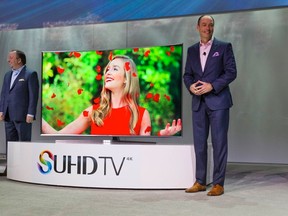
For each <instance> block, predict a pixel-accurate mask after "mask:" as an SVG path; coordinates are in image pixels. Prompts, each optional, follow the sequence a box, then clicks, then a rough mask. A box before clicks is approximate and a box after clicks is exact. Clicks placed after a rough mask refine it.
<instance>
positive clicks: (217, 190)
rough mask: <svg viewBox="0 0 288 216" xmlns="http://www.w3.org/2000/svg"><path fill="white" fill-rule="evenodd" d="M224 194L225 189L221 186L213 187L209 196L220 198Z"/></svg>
mask: <svg viewBox="0 0 288 216" xmlns="http://www.w3.org/2000/svg"><path fill="white" fill-rule="evenodd" d="M222 194H224V187H222V186H221V185H219V184H216V185H213V187H212V188H211V190H210V191H209V192H208V193H207V195H208V196H220V195H222Z"/></svg>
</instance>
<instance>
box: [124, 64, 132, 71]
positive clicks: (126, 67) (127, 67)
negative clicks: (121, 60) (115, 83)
mask: <svg viewBox="0 0 288 216" xmlns="http://www.w3.org/2000/svg"><path fill="white" fill-rule="evenodd" d="M130 69H131V68H130V62H125V70H126V71H127V72H129V71H130Z"/></svg>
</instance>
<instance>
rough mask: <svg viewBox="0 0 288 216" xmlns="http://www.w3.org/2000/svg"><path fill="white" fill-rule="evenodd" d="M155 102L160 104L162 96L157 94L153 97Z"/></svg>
mask: <svg viewBox="0 0 288 216" xmlns="http://www.w3.org/2000/svg"><path fill="white" fill-rule="evenodd" d="M153 100H154V101H155V102H157V103H158V102H159V100H160V95H159V94H158V93H157V94H155V95H154V97H153Z"/></svg>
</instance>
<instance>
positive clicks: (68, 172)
mask: <svg viewBox="0 0 288 216" xmlns="http://www.w3.org/2000/svg"><path fill="white" fill-rule="evenodd" d="M7 158H8V161H7V165H8V169H7V178H9V179H12V180H16V181H22V182H29V183H36V184H45V185H59V186H71V187H89V188H119V189H184V188H187V187H190V186H191V184H193V183H194V181H195V156H194V147H193V145H163V144H161V145H156V144H153V145H152V144H139V143H137V144H131V143H129V144H126V145H125V144H108V145H104V144H91V143H77V142H75V141H73V142H71V143H67V141H63V142H61V141H57V142H56V143H40V142H9V144H8V157H7Z"/></svg>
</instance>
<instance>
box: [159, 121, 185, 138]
mask: <svg viewBox="0 0 288 216" xmlns="http://www.w3.org/2000/svg"><path fill="white" fill-rule="evenodd" d="M181 130H182V122H181V119H178V120H177V122H176V120H175V119H174V120H173V121H172V125H170V123H167V125H166V127H165V128H164V129H162V130H160V131H159V135H160V136H173V135H174V134H176V133H178V132H179V131H181Z"/></svg>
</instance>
